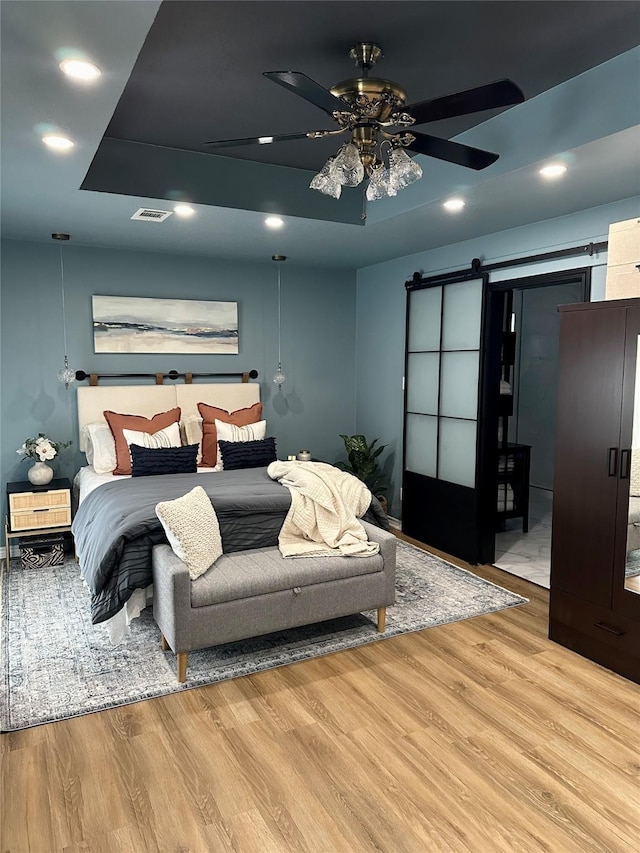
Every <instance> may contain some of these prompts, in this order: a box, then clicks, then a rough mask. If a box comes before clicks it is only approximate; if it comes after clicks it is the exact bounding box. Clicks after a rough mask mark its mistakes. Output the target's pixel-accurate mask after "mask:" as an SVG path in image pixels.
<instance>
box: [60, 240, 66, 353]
mask: <svg viewBox="0 0 640 853" xmlns="http://www.w3.org/2000/svg"><path fill="white" fill-rule="evenodd" d="M60 287H61V290H62V339H63V341H64V355H65V358H66V356H67V312H66V311H65V307H64V260H63V258H62V246H60Z"/></svg>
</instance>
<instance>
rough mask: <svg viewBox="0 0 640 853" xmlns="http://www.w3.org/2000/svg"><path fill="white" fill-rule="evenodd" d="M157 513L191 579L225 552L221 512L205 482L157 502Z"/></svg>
mask: <svg viewBox="0 0 640 853" xmlns="http://www.w3.org/2000/svg"><path fill="white" fill-rule="evenodd" d="M156 515H157V516H158V518H159V519H160V522H161V524H162V526H163V527H164V532H165V533H166V534H167V539H168V540H169V544H170V545H171V548H172V549H173V552H174V554H175V555H176V556H177V557H180V559H181V560H182V561H183V563H185V564H186V566H187V568H188V569H189V577H190V578H191V580H192V581H193V580H195V579H196V578H199V577H200V575H203V574H204V573H205V572H206V571H207V569H208V568H209V567H210V566H212V565H213V564H214V563H215V561H216V560H217V559H218V557H221V556H222V537H221V535H220V525H219V524H218V516H217V515H216V511H215V510H214V508H213V507H212V506H211V501H210V500H209V496H208V495H207V493H206V492H205V490H204V489H203V488H202V486H195V487H194V488H193V489H191V491H190V492H187V494H186V495H183V496H182V497H181V498H176V499H175V500H173V501H161V502H160V503H159V504H156Z"/></svg>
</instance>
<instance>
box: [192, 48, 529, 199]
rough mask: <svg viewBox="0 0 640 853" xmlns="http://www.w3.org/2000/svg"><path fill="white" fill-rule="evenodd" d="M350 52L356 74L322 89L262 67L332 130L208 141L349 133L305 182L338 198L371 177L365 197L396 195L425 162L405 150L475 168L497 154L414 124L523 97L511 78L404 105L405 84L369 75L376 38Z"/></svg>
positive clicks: (218, 144) (257, 141) (377, 51)
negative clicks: (346, 188) (325, 115)
mask: <svg viewBox="0 0 640 853" xmlns="http://www.w3.org/2000/svg"><path fill="white" fill-rule="evenodd" d="M349 56H350V57H351V59H353V60H354V62H355V64H356V66H357V67H358V68H359V69H360V76H359V77H356V78H353V79H349V80H343V81H342V82H341V83H337V84H336V85H335V86H333V87H332V88H331V89H325V88H324V87H323V86H321V85H320V84H319V83H316V82H315V81H314V80H312V79H311V78H310V77H307V75H306V74H303V73H302V72H300V71H265V72H264V76H265V77H266V78H267V79H268V80H273V82H274V83H278V85H280V86H283V87H284V88H285V89H288V90H289V91H290V92H293V93H294V94H295V95H298V96H299V97H301V98H304V100H306V101H308V102H309V103H311V104H314V105H315V106H317V107H319V108H320V109H321V110H323V111H324V112H325V113H328V114H329V115H330V116H331V117H332V118H333V120H334V121H335V122H336V124H337V125H338V127H337V128H336V129H335V130H309V131H306V132H303V133H282V134H279V135H275V136H255V137H248V138H244V139H224V140H219V141H212V142H207V143H205V144H206V145H209V146H211V147H212V148H230V147H235V146H239V145H266V144H270V143H274V142H290V141H292V140H298V139H324V138H325V137H328V136H338V135H341V134H349V139H348V141H347V142H345V144H344V145H343V146H342V148H341V149H340V151H339V152H338V153H337V154H336V155H334V156H333V157H330V158H329V160H328V161H327V163H325V165H324V166H323V168H322V169H321V171H320V172H319V173H318V175H316V176H315V177H314V178H313V180H312V181H311V184H310V186H311V187H312V188H313V189H318V190H320V191H321V192H324V193H326V194H327V195H332V196H333V197H335V198H338V197H339V195H340V191H341V189H342V187H343V186H357V185H358V184H359V183H360V182H361V181H362V180H363V178H364V177H368V178H369V187H368V189H367V198H368V199H370V200H374V199H377V198H383V197H385V196H389V195H395V194H396V193H397V191H398V189H402V188H403V187H405V186H407V185H408V184H410V183H412V182H413V181H415V180H417V179H418V178H420V177H421V176H422V169H421V168H420V166H419V165H418V164H417V163H415V162H414V161H413V160H412V159H411V158H410V157H409V156H408V154H407V151H408V152H410V153H412V154H425V155H427V156H428V157H435V158H436V159H438V160H446V161H447V162H449V163H456V164H458V165H460V166H465V167H467V168H470V169H476V170H479V169H485V168H486V167H487V166H490V165H491V164H492V163H495V161H496V160H497V159H498V156H499V155H498V154H494V153H492V152H490V151H483V150H481V149H479V148H472V147H471V146H469V145H462V144H461V143H459V142H452V141H451V140H448V139H442V138H440V137H437V136H431V135H430V134H426V133H419V132H418V131H416V130H414V129H413V126H414V125H421V124H426V123H428V122H433V121H439V120H441V119H446V118H452V117H454V116H462V115H467V114H469V113H475V112H480V111H482V110H489V109H494V108H496V107H506V106H511V105H513V104H520V103H522V102H523V101H524V95H523V93H522V92H521V90H520V89H519V87H518V86H516V84H515V83H513V82H512V81H511V80H498V81H496V82H494V83H487V84H486V85H484V86H478V87H476V88H474V89H467V90H465V91H462V92H456V93H454V94H451V95H445V96H444V97H441V98H433V99H431V100H428V101H419V102H417V103H414V104H408V105H407V104H405V101H406V99H407V95H406V92H405V91H404V89H403V88H402V87H401V86H399V85H398V84H397V83H394V82H393V81H392V80H385V79H381V78H377V77H369V76H368V75H369V71H370V69H371V68H373V66H374V65H375V64H376V62H377V61H378V60H379V59H380V58H381V57H382V49H381V47H380V46H379V45H377V44H374V43H372V42H360V43H359V44H356V45H354V46H353V47H352V48H351V50H350V52H349ZM409 128H411V130H409Z"/></svg>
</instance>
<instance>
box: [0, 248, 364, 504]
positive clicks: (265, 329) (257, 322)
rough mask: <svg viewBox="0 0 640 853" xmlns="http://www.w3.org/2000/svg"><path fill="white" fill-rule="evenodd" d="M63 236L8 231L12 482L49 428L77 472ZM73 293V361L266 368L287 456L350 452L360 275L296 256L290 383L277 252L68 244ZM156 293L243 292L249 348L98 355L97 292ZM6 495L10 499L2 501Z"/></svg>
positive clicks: (5, 406) (288, 270) (244, 341)
mask: <svg viewBox="0 0 640 853" xmlns="http://www.w3.org/2000/svg"><path fill="white" fill-rule="evenodd" d="M59 251H60V250H59V245H58V244H54V243H53V242H52V243H50V244H49V243H36V242H33V243H31V242H20V241H14V240H4V241H3V242H2V280H1V281H2V284H1V287H2V289H1V301H0V306H1V317H0V332H1V346H0V350H1V359H2V364H1V382H2V384H1V396H2V406H1V413H0V427H1V431H0V435H1V436H2V441H1V445H0V447H1V451H0V463H1V465H0V467H1V478H2V496H3V497H2V499H3V502H4V493H5V483H6V482H7V481H9V482H10V481H13V480H25V479H26V472H27V468H28V466H29V465H30V462H25V461H21V459H20V457H19V456H17V455H16V452H15V451H16V449H17V448H18V447H19V446H20V445H21V444H22V442H23V441H24V439H25V438H27V437H29V436H35V435H37V433H38V432H40V431H41V432H45V433H46V434H47V435H48V436H50V437H51V438H53V439H55V440H58V441H64V440H67V439H70V438H71V439H73V442H74V444H73V447H72V448H70V449H69V450H66V451H63V453H62V454H61V455H60V457H59V458H58V459H56V460H55V462H54V469H55V473H56V476H68V477H73V475H74V474H75V472H76V471H77V469H78V468H79V467H80V465H82V464H86V462H85V457H84V454H81V453H79V452H78V427H77V422H76V409H75V399H76V392H75V388H72V389H71V390H69V391H65V389H64V387H63V386H62V385H60V383H59V382H58V381H57V378H56V374H57V371H58V370H59V368H60V367H61V365H62V360H63V356H64V347H63V329H62V307H61V301H62V300H61V280H60V254H59ZM63 252H64V256H63V257H64V270H65V301H66V319H67V341H68V353H69V358H70V361H71V365H72V367H74V368H76V369H82V370H85V371H87V372H92V371H94V372H97V373H100V372H103V373H117V372H130V371H135V372H147V371H148V372H153V373H155V372H158V371H162V372H167V371H168V370H171V369H176V370H178V371H181V372H183V371H188V370H190V371H193V372H198V371H202V372H211V371H244V370H250V369H252V368H255V369H256V370H258V372H259V379H258V381H259V382H260V384H261V396H262V399H263V401H264V403H265V410H264V415H265V417H266V419H267V428H268V434H269V435H275V436H276V440H277V446H278V452H279V455H280V457H282V456H286V455H287V454H290V453H296V452H297V451H298V450H299V449H301V448H303V447H304V448H310V449H311V450H312V452H313V454H314V455H315V456H318V457H321V458H323V459H327V460H328V461H332V462H333V461H336V460H337V459H340V458H344V452H343V451H344V448H343V444H342V441H341V439H340V438H339V433H344V432H346V433H352V432H354V429H355V399H354V381H355V380H354V364H355V341H354V335H353V330H354V327H355V274H354V272H353V271H344V272H340V271H335V270H331V271H326V270H321V269H317V268H315V269H312V268H308V267H302V266H294V265H290V262H288V261H287V262H286V263H284V264H283V265H282V267H281V275H282V285H281V290H282V366H283V371H284V373H285V374H286V375H287V377H288V379H287V382H286V383H285V385H284V386H283V387H282V392H279V391H277V390H276V389H275V386H274V385H273V382H272V377H273V374H274V373H275V370H276V367H277V359H278V337H277V270H276V265H275V263H274V262H272V261H267V262H265V263H264V264H262V263H259V264H255V263H234V262H230V261H221V260H215V259H210V258H203V257H192V256H190V257H187V256H182V255H171V254H163V255H157V254H154V253H149V252H134V251H114V250H108V249H99V248H91V247H85V246H74V245H73V244H72V243H68V244H65V245H64V247H63ZM93 294H100V295H109V294H114V295H120V296H156V297H174V298H177V299H212V300H222V301H225V300H230V301H236V302H238V314H239V340H240V344H239V346H240V352H239V355H211V356H202V355H193V356H191V355H126V354H122V355H120V354H113V355H112V354H94V352H93V337H92V326H91V322H92V318H91V296H92V295H93ZM3 506H4V503H3Z"/></svg>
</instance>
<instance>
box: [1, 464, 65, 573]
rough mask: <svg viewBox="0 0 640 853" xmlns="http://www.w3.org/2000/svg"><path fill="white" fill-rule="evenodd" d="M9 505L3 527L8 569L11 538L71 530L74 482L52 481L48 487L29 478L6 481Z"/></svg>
mask: <svg viewBox="0 0 640 853" xmlns="http://www.w3.org/2000/svg"><path fill="white" fill-rule="evenodd" d="M7 504H8V515H7V518H6V520H5V526H4V536H5V548H6V551H5V554H6V557H5V562H6V566H7V571H9V564H10V559H9V557H10V551H9V546H10V542H11V539H15V538H17V537H27V536H37V535H40V534H42V533H46V532H48V531H57V532H59V533H62V532H65V531H69V530H71V483H70V482H69V480H67V479H58V480H52V481H51V482H50V483H48V484H47V485H46V486H33V485H32V484H31V483H29V482H28V481H24V482H20V483H7Z"/></svg>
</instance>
